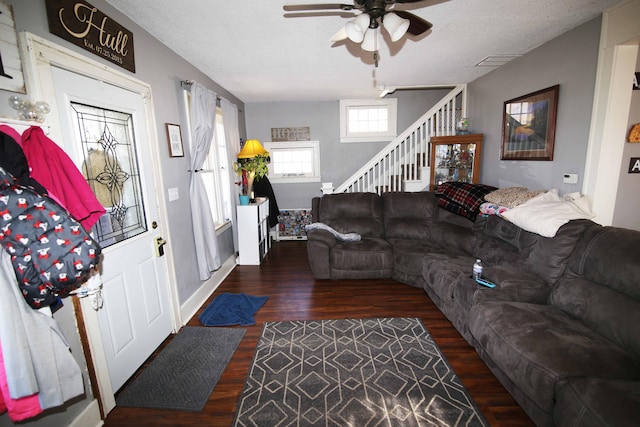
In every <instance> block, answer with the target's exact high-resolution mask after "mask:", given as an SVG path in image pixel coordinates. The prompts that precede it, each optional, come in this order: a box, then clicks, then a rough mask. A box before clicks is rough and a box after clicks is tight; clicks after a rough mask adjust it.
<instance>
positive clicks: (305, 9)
mask: <svg viewBox="0 0 640 427" xmlns="http://www.w3.org/2000/svg"><path fill="white" fill-rule="evenodd" d="M418 1H422V0H353V4H340V3H329V4H295V5H285V6H283V9H284V10H285V11H287V12H296V13H290V14H285V16H286V17H296V16H319V15H325V14H331V15H338V16H342V17H345V16H355V19H353V20H352V21H350V22H347V24H346V25H345V26H344V27H343V28H341V29H340V30H339V31H338V32H337V33H336V34H335V35H334V36H333V37H332V38H331V41H332V42H334V43H335V42H337V41H341V40H345V39H347V38H348V39H349V40H351V41H353V42H355V43H362V44H361V47H362V49H364V50H367V51H370V52H377V51H378V46H379V38H380V33H379V31H378V28H379V27H380V24H382V26H383V27H384V28H385V29H386V30H387V32H388V33H389V36H390V37H391V41H393V42H396V41H398V40H400V39H401V38H402V37H403V36H404V35H405V34H406V33H409V34H413V35H420V34H423V33H425V32H427V31H429V29H431V27H432V26H433V25H432V24H431V23H430V22H429V21H426V20H424V19H422V18H421V17H419V16H417V15H414V14H413V13H410V12H407V11H405V10H396V9H395V6H396V4H402V3H416V2H418ZM331 10H335V11H339V12H322V11H331ZM376 65H377V61H376Z"/></svg>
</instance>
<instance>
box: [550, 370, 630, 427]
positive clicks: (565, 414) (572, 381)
mask: <svg viewBox="0 0 640 427" xmlns="http://www.w3.org/2000/svg"><path fill="white" fill-rule="evenodd" d="M638 420H640V382H638V381H629V380H617V379H604V378H569V379H567V380H563V381H560V382H559V383H558V385H557V386H556V407H555V410H554V411H553V421H554V423H555V424H556V426H558V427H601V426H611V427H635V426H637V425H638Z"/></svg>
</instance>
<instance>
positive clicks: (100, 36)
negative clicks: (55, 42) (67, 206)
mask: <svg viewBox="0 0 640 427" xmlns="http://www.w3.org/2000/svg"><path fill="white" fill-rule="evenodd" d="M46 6H47V19H48V20H49V31H50V32H51V34H55V35H56V36H59V37H62V38H63V39H65V40H67V41H70V42H71V43H73V44H75V45H77V46H80V47H81V48H83V49H85V50H87V51H89V52H91V53H93V54H94V55H97V56H100V57H102V58H105V59H106V60H108V61H111V62H113V63H114V64H116V65H119V66H121V67H122V68H124V69H126V70H129V71H131V72H133V73H135V72H136V64H135V58H134V53H133V33H132V32H131V31H129V30H127V29H126V28H124V27H123V26H122V25H120V24H118V23H117V22H116V21H114V20H113V19H111V18H109V17H108V16H107V15H105V14H104V13H102V12H101V11H100V10H98V8H97V7H93V6H92V5H91V4H89V3H87V2H86V1H81V0H46Z"/></svg>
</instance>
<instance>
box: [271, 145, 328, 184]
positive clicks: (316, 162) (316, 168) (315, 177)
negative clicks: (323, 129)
mask: <svg viewBox="0 0 640 427" xmlns="http://www.w3.org/2000/svg"><path fill="white" fill-rule="evenodd" d="M264 148H265V149H266V150H267V151H268V152H269V154H270V155H271V158H272V159H273V153H274V152H277V151H278V150H288V149H292V148H295V149H310V150H312V152H313V172H312V174H310V175H304V176H300V175H296V176H287V175H276V174H275V173H274V172H273V164H272V163H269V165H268V166H269V174H268V175H267V176H268V177H269V181H270V182H272V183H300V182H320V141H286V142H271V141H270V142H265V143H264Z"/></svg>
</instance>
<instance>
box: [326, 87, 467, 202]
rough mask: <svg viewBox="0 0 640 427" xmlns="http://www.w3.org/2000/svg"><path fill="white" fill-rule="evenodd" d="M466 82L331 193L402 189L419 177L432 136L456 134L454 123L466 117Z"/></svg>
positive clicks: (427, 161)
mask: <svg viewBox="0 0 640 427" xmlns="http://www.w3.org/2000/svg"><path fill="white" fill-rule="evenodd" d="M466 89H467V86H466V85H458V86H456V87H455V88H453V89H452V90H451V91H450V92H449V93H448V94H447V95H446V96H445V97H444V98H442V99H441V100H440V101H439V102H438V103H437V104H436V105H434V106H433V107H432V108H431V109H430V110H429V111H427V112H426V113H425V114H424V115H423V116H422V117H420V118H419V119H418V120H416V121H415V122H414V123H413V124H412V125H411V126H409V127H408V128H407V130H405V131H404V132H403V133H402V134H400V135H398V136H397V137H396V138H395V139H394V140H393V141H391V142H390V143H389V144H387V146H386V147H384V148H383V149H382V150H380V151H379V152H378V154H376V155H375V156H374V157H373V158H372V159H371V160H370V161H369V162H368V163H367V164H365V165H364V166H362V167H361V168H360V169H359V170H358V171H357V172H356V173H354V174H353V175H351V177H349V178H348V179H347V180H346V181H345V182H344V183H342V184H341V185H340V186H338V187H337V188H336V189H335V190H334V193H354V192H369V193H378V194H382V193H383V192H385V191H402V190H403V183H404V182H405V181H407V180H417V179H422V180H424V181H427V184H428V180H429V177H420V176H419V174H420V169H421V168H424V167H425V166H431V165H430V164H429V163H430V154H429V153H430V152H431V146H430V141H431V137H432V136H446V135H455V132H456V123H457V122H458V120H460V119H461V118H462V117H465V116H466V110H467V108H466Z"/></svg>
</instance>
